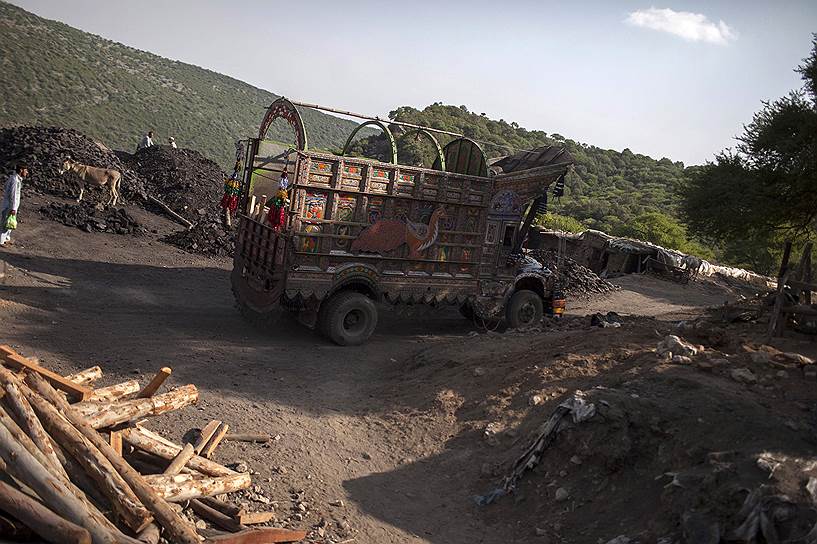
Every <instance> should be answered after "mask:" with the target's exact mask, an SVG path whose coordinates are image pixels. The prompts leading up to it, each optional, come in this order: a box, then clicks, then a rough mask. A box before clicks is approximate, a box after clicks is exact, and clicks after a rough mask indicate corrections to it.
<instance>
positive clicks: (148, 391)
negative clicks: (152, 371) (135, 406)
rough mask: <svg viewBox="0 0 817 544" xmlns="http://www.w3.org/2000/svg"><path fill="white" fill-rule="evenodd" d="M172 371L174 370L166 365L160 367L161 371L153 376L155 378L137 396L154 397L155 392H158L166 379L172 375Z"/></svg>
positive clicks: (143, 397)
mask: <svg viewBox="0 0 817 544" xmlns="http://www.w3.org/2000/svg"><path fill="white" fill-rule="evenodd" d="M172 372H173V371H172V370H171V369H170V368H169V367H166V366H165V367H162V368H160V369H159V372H157V373H156V375H155V376H153V379H152V380H150V383H148V384H147V385H146V386H145V388H144V389H142V390H141V391H140V392H139V394H138V395H137V397H139V398H142V399H146V398H148V397H152V396H153V395H154V394H156V391H158V390H159V388H160V387H161V386H162V384H163V383H165V380H166V379H168V378H169V377H170V374H171V373H172Z"/></svg>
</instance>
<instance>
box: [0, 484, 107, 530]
mask: <svg viewBox="0 0 817 544" xmlns="http://www.w3.org/2000/svg"><path fill="white" fill-rule="evenodd" d="M0 510H3V511H4V512H8V513H9V514H11V515H12V516H14V517H15V518H17V519H19V520H20V521H22V522H23V523H24V524H26V525H28V526H29V527H30V528H31V529H32V530H33V531H34V532H35V533H37V534H38V535H40V536H41V537H43V538H44V539H45V540H46V541H47V542H53V543H55V544H91V534H90V533H89V532H88V531H87V530H86V529H84V528H82V527H79V526H78V525H75V524H73V523H71V522H70V521H68V520H65V519H63V518H62V517H60V516H58V515H57V514H55V513H54V512H52V511H51V510H49V509H48V508H46V507H45V506H43V505H42V504H40V502H39V501H37V500H35V499H33V498H31V497H29V496H28V495H26V494H25V493H23V492H21V491H20V490H18V489H15V488H14V487H12V486H10V485H8V484H6V483H3V482H0Z"/></svg>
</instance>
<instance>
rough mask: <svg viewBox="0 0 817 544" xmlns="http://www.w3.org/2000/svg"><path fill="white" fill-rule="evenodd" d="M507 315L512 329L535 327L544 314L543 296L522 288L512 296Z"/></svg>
mask: <svg viewBox="0 0 817 544" xmlns="http://www.w3.org/2000/svg"><path fill="white" fill-rule="evenodd" d="M505 315H506V319H507V320H508V326H509V327H510V328H512V329H518V328H520V327H535V326H536V325H538V324H539V323H541V321H542V316H543V315H544V308H543V306H542V298H541V297H540V296H539V295H537V294H536V293H534V292H533V291H530V290H528V289H521V290H519V291H517V292H516V293H514V294H513V295H512V296H511V300H510V301H509V302H508V308H507V310H506V312H505Z"/></svg>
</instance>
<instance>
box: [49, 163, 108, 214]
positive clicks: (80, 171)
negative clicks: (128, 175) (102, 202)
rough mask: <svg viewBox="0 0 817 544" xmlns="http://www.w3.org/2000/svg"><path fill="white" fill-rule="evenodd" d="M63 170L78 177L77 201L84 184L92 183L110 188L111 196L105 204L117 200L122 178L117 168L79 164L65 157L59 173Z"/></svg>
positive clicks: (80, 198)
mask: <svg viewBox="0 0 817 544" xmlns="http://www.w3.org/2000/svg"><path fill="white" fill-rule="evenodd" d="M65 172H74V173H75V174H76V175H77V177H79V179H80V184H79V198H77V202H80V201H82V195H83V193H84V192H85V186H86V185H93V186H95V187H102V186H104V185H107V186H108V187H109V188H110V191H111V196H110V198H108V202H107V203H106V206H107V205H111V204H113V205H114V206H116V202H117V201H118V200H119V182H120V181H121V179H122V174H121V173H120V172H119V171H117V170H111V169H109V168H96V167H94V166H88V165H87V164H80V163H78V162H74V161H72V160H71V159H65V160H64V161H63V163H62V168H60V175H62V174H64V173H65Z"/></svg>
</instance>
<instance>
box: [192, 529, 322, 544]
mask: <svg viewBox="0 0 817 544" xmlns="http://www.w3.org/2000/svg"><path fill="white" fill-rule="evenodd" d="M305 538H306V531H293V530H291V529H272V528H265V529H248V530H246V531H241V532H240V533H235V534H232V535H219V536H211V537H210V538H208V539H207V543H208V544H209V543H213V544H271V543H273V542H300V541H301V540H303V539H305Z"/></svg>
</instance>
